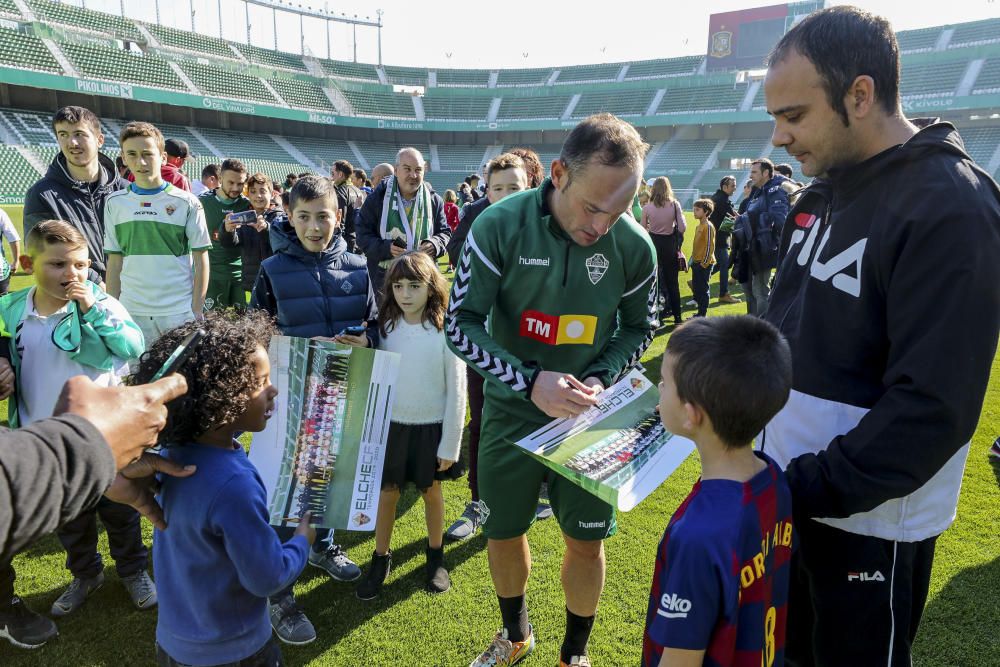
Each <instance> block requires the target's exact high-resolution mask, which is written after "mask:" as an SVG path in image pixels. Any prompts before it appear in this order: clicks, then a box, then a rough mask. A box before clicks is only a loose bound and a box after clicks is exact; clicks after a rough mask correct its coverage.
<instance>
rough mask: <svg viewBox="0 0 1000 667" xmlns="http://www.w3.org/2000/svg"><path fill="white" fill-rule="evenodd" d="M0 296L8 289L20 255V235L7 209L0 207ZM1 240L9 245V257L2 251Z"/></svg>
mask: <svg viewBox="0 0 1000 667" xmlns="http://www.w3.org/2000/svg"><path fill="white" fill-rule="evenodd" d="M0 239H2V240H0V296H3V295H4V294H6V293H7V292H8V291H10V277H11V275H13V274H14V273H16V270H15V269H16V267H17V261H18V258H19V257H20V256H21V237H20V236H18V235H17V229H16V228H15V227H14V223H13V222H12V221H11V219H10V216H9V215H7V211H5V210H3V209H0ZM3 241H6V242H7V245H9V246H10V254H11V259H10V261H9V262H8V261H7V255H6V254H4V251H3Z"/></svg>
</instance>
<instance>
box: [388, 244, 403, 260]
mask: <svg viewBox="0 0 1000 667" xmlns="http://www.w3.org/2000/svg"><path fill="white" fill-rule="evenodd" d="M404 252H406V248H400V247H399V246H398V245H391V246H389V253H390V254H391V255H392V256H393V257H399V256H400V255H402V254H403V253H404Z"/></svg>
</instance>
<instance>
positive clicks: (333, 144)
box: [285, 137, 375, 174]
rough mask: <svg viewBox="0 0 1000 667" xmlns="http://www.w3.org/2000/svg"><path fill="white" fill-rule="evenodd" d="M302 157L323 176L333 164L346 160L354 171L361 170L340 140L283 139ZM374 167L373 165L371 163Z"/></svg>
mask: <svg viewBox="0 0 1000 667" xmlns="http://www.w3.org/2000/svg"><path fill="white" fill-rule="evenodd" d="M285 139H286V140H287V141H288V143H290V144H291V145H292V146H294V147H295V148H297V149H299V150H300V151H301V152H302V154H303V155H305V156H306V157H307V158H309V159H310V160H312V161H313V163H315V164H316V166H318V167H319V168H320V169H321V171H322V172H323V173H324V174H329V173H330V169H331V167H332V166H333V163H334V162H336V161H337V160H347V161H348V162H350V163H351V164H352V165H354V167H355V169H361V168H362V167H361V164H360V163H359V162H358V159H357V157H355V155H354V151H352V150H351V147H350V146H348V145H347V142H346V141H344V140H341V139H315V138H312V137H285ZM371 164H372V165H374V164H375V163H374V162H373V163H371Z"/></svg>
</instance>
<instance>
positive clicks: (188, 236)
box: [104, 183, 212, 316]
mask: <svg viewBox="0 0 1000 667" xmlns="http://www.w3.org/2000/svg"><path fill="white" fill-rule="evenodd" d="M104 225H105V227H104V252H105V254H108V255H113V254H118V255H122V256H123V259H122V273H121V297H120V299H119V301H121V303H122V305H123V306H125V308H126V309H127V310H128V312H129V313H130V314H132V315H150V316H153V315H181V314H185V313H189V312H191V296H192V294H193V290H194V279H193V275H192V264H191V252H192V251H194V250H208V248H209V247H210V246H211V245H212V241H211V240H210V239H209V237H208V229H207V228H206V226H205V214H204V211H203V210H202V207H201V204H200V203H199V202H198V198H197V197H195V196H194V195H192V194H191V193H190V192H186V191H184V190H181V189H180V188H175V187H174V186H172V185H170V184H169V183H166V184H164V187H163V189H161V190H158V191H148V190H142V189H141V188H138V187H137V186H136V185H135V184H132V185H131V186H129V187H128V188H127V189H125V190H119V191H118V192H115V193H113V194H111V195H109V196H108V199H107V202H106V203H105V207H104Z"/></svg>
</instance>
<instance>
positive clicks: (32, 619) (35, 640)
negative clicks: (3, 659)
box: [0, 595, 59, 648]
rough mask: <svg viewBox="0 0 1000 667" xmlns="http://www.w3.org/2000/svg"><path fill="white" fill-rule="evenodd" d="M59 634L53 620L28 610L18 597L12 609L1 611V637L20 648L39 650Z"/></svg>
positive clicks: (14, 599)
mask: <svg viewBox="0 0 1000 667" xmlns="http://www.w3.org/2000/svg"><path fill="white" fill-rule="evenodd" d="M58 634H59V630H58V629H57V628H56V624H55V623H53V622H52V619H49V618H45V617H44V616H42V615H41V614H36V613H35V612H33V611H31V610H30V609H28V606H27V605H26V604H24V601H23V600H21V598H19V597H17V596H16V595H15V596H14V598H13V599H12V600H11V602H10V607H9V608H7V609H4V610H3V611H0V637H2V638H4V639H6V640H7V641H9V642H10V643H11V644H13V645H14V646H16V647H18V648H38V647H39V646H44V645H45V642H47V641H49V640H50V639H52V638H53V637H55V636H56V635H58Z"/></svg>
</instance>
